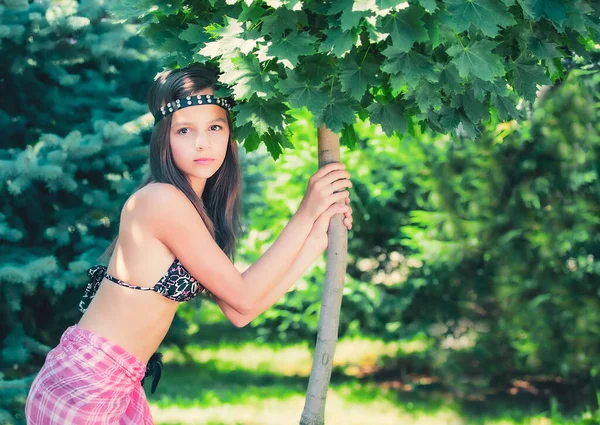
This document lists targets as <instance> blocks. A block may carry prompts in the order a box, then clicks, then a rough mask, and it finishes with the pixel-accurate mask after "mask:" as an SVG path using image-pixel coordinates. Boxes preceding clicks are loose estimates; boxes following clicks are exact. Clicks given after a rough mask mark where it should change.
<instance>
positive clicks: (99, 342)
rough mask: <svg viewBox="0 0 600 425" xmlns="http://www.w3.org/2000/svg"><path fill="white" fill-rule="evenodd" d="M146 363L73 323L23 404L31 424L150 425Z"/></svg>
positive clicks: (45, 363) (150, 415)
mask: <svg viewBox="0 0 600 425" xmlns="http://www.w3.org/2000/svg"><path fill="white" fill-rule="evenodd" d="M145 372H146V365H145V364H144V363H143V362H142V361H140V360H139V359H138V358H137V357H135V356H134V355H132V354H129V353H128V352H127V351H125V349H123V348H122V347H120V346H118V345H116V344H114V343H112V342H110V341H109V340H108V339H106V338H104V337H102V336H100V335H97V334H95V333H93V332H90V331H88V330H86V329H83V328H81V327H79V326H78V325H73V326H71V327H69V328H67V330H66V331H65V332H64V333H63V335H62V336H61V338H60V344H58V346H56V347H55V348H53V349H52V350H51V351H50V352H49V353H48V356H47V357H46V361H45V362H44V366H42V369H41V370H40V372H39V374H38V375H37V376H36V378H35V380H34V381H33V384H32V385H31V389H30V390H29V395H28V396H27V402H26V404H25V417H26V418H27V424H28V425H54V424H60V425H67V424H69V425H117V424H118V425H126V424H132V425H133V424H135V425H152V424H154V422H153V420H152V414H151V413H150V408H149V406H148V401H147V400H146V393H145V392H144V388H143V387H142V385H141V384H140V381H141V379H142V378H143V377H144V373H145Z"/></svg>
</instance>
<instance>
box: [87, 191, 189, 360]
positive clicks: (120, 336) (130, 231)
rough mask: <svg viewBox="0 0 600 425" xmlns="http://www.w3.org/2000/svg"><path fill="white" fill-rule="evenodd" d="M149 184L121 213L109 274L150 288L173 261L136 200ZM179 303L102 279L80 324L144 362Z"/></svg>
mask: <svg viewBox="0 0 600 425" xmlns="http://www.w3.org/2000/svg"><path fill="white" fill-rule="evenodd" d="M149 186H151V185H148V186H145V187H144V188H142V189H140V190H138V191H137V192H136V193H134V194H133V195H132V196H131V197H130V198H129V199H128V200H127V202H126V203H125V205H124V207H123V210H122V212H121V218H120V225H119V236H118V241H117V245H116V246H115V250H114V252H113V254H112V256H111V258H110V261H109V263H108V267H107V273H108V274H110V275H112V276H115V277H116V278H118V279H120V280H123V281H125V282H127V283H129V284H131V285H139V286H142V287H153V286H154V285H155V284H156V282H158V281H159V279H160V278H161V277H162V276H163V275H164V274H165V272H166V271H167V270H168V268H169V266H170V265H171V263H173V260H174V259H175V256H174V254H173V253H172V252H171V251H170V250H169V249H168V248H167V247H166V246H165V245H164V244H163V243H162V242H161V241H160V240H158V239H157V238H156V237H155V236H154V232H153V229H152V228H151V227H150V226H149V225H148V224H147V221H146V220H145V217H144V215H145V214H146V213H147V211H145V210H144V208H143V207H141V205H151V204H152V202H147V199H145V200H144V202H140V201H141V200H142V197H144V196H148V194H147V193H146V192H147V191H146V190H145V189H147V188H148V187H149ZM178 305H179V303H178V302H176V301H172V300H169V299H167V298H165V297H163V296H162V295H160V294H158V293H156V292H154V291H136V290H133V289H131V288H126V287H123V286H119V285H117V284H115V283H113V282H111V281H110V280H108V279H106V278H105V279H103V281H102V284H101V285H100V288H99V289H98V292H97V294H96V296H95V297H94V299H93V300H92V302H91V304H90V306H89V307H88V309H87V311H86V312H85V314H84V315H83V317H82V318H81V320H80V322H79V326H81V327H82V328H85V329H88V330H90V331H92V332H95V333H97V334H99V335H102V336H104V337H106V338H107V339H109V340H110V341H112V342H114V343H116V344H118V345H120V346H122V347H123V348H124V349H125V350H127V351H128V352H129V353H131V354H133V355H135V356H136V357H137V358H138V359H140V360H141V361H143V362H144V363H147V361H148V359H149V358H150V356H151V355H152V354H153V353H154V352H155V351H156V349H157V348H158V346H159V345H160V343H161V342H162V340H163V339H164V337H165V335H166V334H167V331H168V330H169V327H170V326H171V323H172V321H173V317H174V316H175V313H176V311H177V307H178Z"/></svg>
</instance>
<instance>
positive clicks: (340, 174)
mask: <svg viewBox="0 0 600 425" xmlns="http://www.w3.org/2000/svg"><path fill="white" fill-rule="evenodd" d="M338 180H350V173H349V172H348V171H346V170H335V171H332V172H331V173H328V174H326V175H324V176H322V177H320V178H319V179H318V180H317V181H316V182H315V186H316V187H323V186H327V185H329V184H332V183H333V182H335V181H338Z"/></svg>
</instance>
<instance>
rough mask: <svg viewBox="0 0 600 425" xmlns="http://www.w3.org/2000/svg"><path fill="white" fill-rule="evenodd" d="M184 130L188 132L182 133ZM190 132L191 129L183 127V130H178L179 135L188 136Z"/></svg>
mask: <svg viewBox="0 0 600 425" xmlns="http://www.w3.org/2000/svg"><path fill="white" fill-rule="evenodd" d="M183 130H186V132H185V133H182V131H183ZM188 131H189V128H187V127H183V128H180V129H179V130H177V134H188Z"/></svg>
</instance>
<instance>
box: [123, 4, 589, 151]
mask: <svg viewBox="0 0 600 425" xmlns="http://www.w3.org/2000/svg"><path fill="white" fill-rule="evenodd" d="M114 12H115V13H116V14H117V15H118V16H120V17H122V18H126V19H127V18H133V17H138V18H140V20H141V22H143V34H144V36H145V37H147V38H148V39H149V40H151V42H152V43H153V45H154V46H156V47H157V48H159V49H160V50H161V51H162V52H164V56H163V61H164V63H165V64H166V65H168V66H170V67H177V66H185V65H187V64H189V63H191V62H196V61H210V62H214V63H216V64H217V65H218V66H219V67H220V69H221V70H222V71H223V74H222V76H221V81H222V82H223V83H225V84H226V85H228V86H229V87H230V88H231V90H232V92H233V95H234V97H235V99H236V100H237V101H238V102H240V104H239V105H238V106H237V107H236V108H235V110H236V111H237V125H238V126H239V127H240V128H239V132H238V139H239V140H240V141H241V140H243V141H244V145H245V146H246V148H247V149H248V150H254V149H255V148H256V147H257V146H258V145H259V144H260V143H264V144H265V145H266V147H267V149H268V150H269V151H270V152H271V154H272V155H273V156H274V157H275V158H277V157H278V156H279V155H280V153H281V151H282V148H284V147H290V143H289V132H286V127H287V126H288V125H289V124H290V123H291V122H292V121H293V117H292V115H293V114H289V111H290V109H291V108H303V107H306V108H307V109H308V110H309V111H310V112H311V113H312V115H313V118H314V121H315V125H316V126H317V127H319V126H320V125H321V124H322V123H324V124H326V126H327V127H328V128H330V129H331V130H332V131H334V132H341V134H342V143H344V144H348V145H352V144H353V142H354V140H355V137H354V134H353V132H352V124H353V123H354V122H355V121H356V115H358V116H359V117H360V118H361V119H363V120H364V119H366V118H367V117H368V118H369V120H370V121H371V122H372V123H376V124H381V126H382V128H383V130H384V131H385V133H386V134H387V135H389V136H391V135H392V134H394V133H399V134H404V133H406V132H407V131H408V132H410V133H412V134H416V133H418V132H419V130H418V128H419V125H421V127H422V128H432V129H434V130H436V131H440V132H443V133H448V132H453V131H458V132H460V133H463V134H467V135H468V136H470V137H473V136H475V135H477V134H478V133H479V130H480V129H479V125H480V123H482V122H486V121H487V120H488V119H490V113H492V114H493V115H497V116H498V117H499V118H500V119H501V120H508V119H511V118H517V117H518V116H519V112H518V110H517V109H516V108H515V105H516V104H517V103H518V102H519V98H523V99H525V100H527V101H533V100H534V99H535V96H536V85H540V84H549V83H550V82H551V81H552V82H556V81H558V80H560V79H562V78H563V77H564V76H565V73H566V72H567V70H568V69H569V68H570V67H571V66H572V65H573V64H572V60H573V59H574V57H575V56H574V55H575V54H576V55H578V56H579V57H581V58H583V60H588V61H589V60H590V59H591V56H592V53H591V51H590V50H591V49H592V46H593V44H594V40H596V41H597V40H598V39H599V37H598V29H599V28H600V27H599V26H598V24H599V22H600V21H599V15H600V5H599V4H598V2H596V1H588V0H572V1H571V0H569V1H563V0H552V1H546V2H544V1H539V0H518V1H515V0H447V1H437V0H411V1H410V2H405V1H394V0H340V1H335V2H321V1H316V0H306V1H300V0H264V1H262V0H256V1H246V0H244V1H242V0H238V1H234V0H227V1H226V0H211V1H201V2H192V1H189V2H188V1H182V0H175V1H171V2H168V3H160V4H156V2H154V1H151V0H122V1H120V2H119V5H118V6H117V7H115V8H114ZM595 56H596V57H597V56H598V55H597V53H596V54H595ZM563 59H564V60H563Z"/></svg>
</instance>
